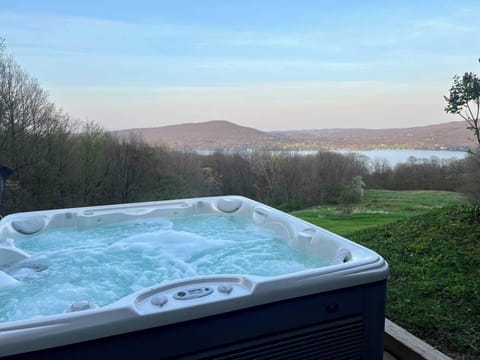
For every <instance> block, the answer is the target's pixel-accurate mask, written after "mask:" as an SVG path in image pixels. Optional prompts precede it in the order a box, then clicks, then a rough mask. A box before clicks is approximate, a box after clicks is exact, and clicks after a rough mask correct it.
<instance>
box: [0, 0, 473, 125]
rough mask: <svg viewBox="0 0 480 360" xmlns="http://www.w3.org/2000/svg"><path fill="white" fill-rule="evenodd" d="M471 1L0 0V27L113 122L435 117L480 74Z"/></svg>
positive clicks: (10, 42) (69, 91)
mask: <svg viewBox="0 0 480 360" xmlns="http://www.w3.org/2000/svg"><path fill="white" fill-rule="evenodd" d="M479 14H480V2H479V1H463V0H462V1H442V0H437V1H433V0H432V1H421V0H418V1H407V0H404V1H387V0H383V1H368V0H364V1H331V0H330V1H322V0H296V1H282V0H276V1H268V0H263V1H262V0H256V1H248V0H230V1H228V0H197V1H194V0H191V1H181V0H176V1H144V0H137V1H128V2H127V1H118V0H116V1H101V0H97V1H86V0H84V1H65V0H62V1H60V0H59V1H53V0H42V1H36V0H16V1H11V0H0V36H1V37H4V38H5V39H6V43H7V49H8V51H9V52H10V53H12V54H13V55H14V56H15V58H16V59H17V61H18V62H19V63H20V64H21V65H22V66H23V67H24V69H25V70H26V71H27V72H28V73H29V74H30V75H32V76H34V77H36V78H38V79H39V81H40V83H41V84H42V86H43V87H44V88H46V89H47V90H48V91H49V93H50V95H51V98H52V100H53V101H54V102H56V103H57V105H59V106H61V107H62V108H64V110H65V111H67V112H68V113H70V114H71V115H72V117H74V118H79V119H82V120H85V119H89V120H96V121H97V122H99V123H100V124H101V125H103V126H104V127H105V128H107V129H120V128H130V127H147V126H160V125H167V124H172V123H182V122H198V121H207V120H212V119H225V120H230V121H234V122H236V123H239V124H241V125H246V126H253V127H256V128H259V129H262V130H273V129H299V128H331V127H365V128H382V127H406V126H416V125H425V124H433V123H441V122H446V121H451V120H453V119H454V118H452V117H447V116H446V115H445V114H444V113H443V105H444V104H443V103H444V101H443V98H442V95H444V94H446V93H447V91H448V88H449V86H450V83H451V78H452V76H453V75H454V74H461V73H463V72H465V71H474V72H477V73H478V72H480V65H479V64H478V62H477V59H478V57H479V56H480V51H479V50H480V42H479V34H480V21H478V16H479Z"/></svg>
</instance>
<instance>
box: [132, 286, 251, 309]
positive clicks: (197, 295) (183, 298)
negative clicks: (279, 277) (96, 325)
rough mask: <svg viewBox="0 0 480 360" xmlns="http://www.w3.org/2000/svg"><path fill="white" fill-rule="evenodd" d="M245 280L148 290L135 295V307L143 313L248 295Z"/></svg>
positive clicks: (249, 289)
mask: <svg viewBox="0 0 480 360" xmlns="http://www.w3.org/2000/svg"><path fill="white" fill-rule="evenodd" d="M252 290H253V289H252V288H251V286H249V285H247V282H229V281H225V282H223V281H222V282H201V283H197V284H190V285H186V286H181V287H177V288H170V289H168V288H167V289H165V288H162V287H159V288H158V290H153V291H152V290H150V291H149V292H148V293H146V294H143V295H140V296H137V298H136V300H135V301H134V304H135V308H136V309H137V310H138V311H139V312H140V313H143V314H147V313H152V312H158V311H160V310H161V311H166V310H173V309H178V308H184V307H189V306H192V305H193V304H197V303H198V304H200V303H210V302H212V303H214V302H217V301H225V300H231V299H235V298H239V297H244V296H248V295H250V294H251V293H252Z"/></svg>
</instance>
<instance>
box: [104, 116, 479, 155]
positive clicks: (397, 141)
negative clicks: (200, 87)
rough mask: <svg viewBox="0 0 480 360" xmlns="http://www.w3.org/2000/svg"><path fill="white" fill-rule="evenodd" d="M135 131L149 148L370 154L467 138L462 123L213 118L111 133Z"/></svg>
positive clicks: (456, 143)
mask: <svg viewBox="0 0 480 360" xmlns="http://www.w3.org/2000/svg"><path fill="white" fill-rule="evenodd" d="M132 132H133V133H135V134H138V135H139V136H141V137H142V138H143V139H144V140H145V141H146V142H147V143H148V144H150V145H164V146H167V147H169V148H172V149H182V150H185V149H188V150H197V149H211V150H218V149H226V148H228V149H246V148H255V149H268V150H337V149H345V150H369V149H450V150H452V149H465V148H468V147H470V146H472V145H473V144H474V143H473V140H471V139H470V137H471V134H470V133H469V131H468V130H467V129H466V126H465V123H464V122H462V121H453V122H448V123H443V124H437V125H427V126H418V127H410V128H396V129H310V130H290V131H271V132H265V131H260V130H257V129H254V128H250V127H245V126H240V125H237V124H235V123H232V122H229V121H224V120H214V121H207V122H200V123H188V124H179V125H168V126H160V127H152V128H136V129H126V130H118V131H114V132H113V133H114V134H117V135H119V136H121V137H124V136H127V134H130V133H132Z"/></svg>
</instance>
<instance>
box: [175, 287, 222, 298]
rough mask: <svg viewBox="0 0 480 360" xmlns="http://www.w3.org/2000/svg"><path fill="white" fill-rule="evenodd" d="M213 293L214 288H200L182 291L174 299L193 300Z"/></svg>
mask: <svg viewBox="0 0 480 360" xmlns="http://www.w3.org/2000/svg"><path fill="white" fill-rule="evenodd" d="M212 292H213V288H212V287H208V286H199V287H192V288H187V289H183V290H180V291H178V292H176V293H175V294H174V295H173V297H174V298H175V299H177V300H191V299H197V298H199V297H204V296H207V295H210V294H211V293H212Z"/></svg>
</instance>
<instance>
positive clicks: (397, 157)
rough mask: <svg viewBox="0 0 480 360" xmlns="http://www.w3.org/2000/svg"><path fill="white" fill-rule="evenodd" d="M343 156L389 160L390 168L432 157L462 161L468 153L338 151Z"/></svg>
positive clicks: (438, 151)
mask: <svg viewBox="0 0 480 360" xmlns="http://www.w3.org/2000/svg"><path fill="white" fill-rule="evenodd" d="M337 152H339V153H342V154H348V153H356V154H361V155H365V156H367V157H368V158H369V159H370V160H371V161H372V162H373V161H376V160H387V161H388V162H389V164H390V166H392V167H393V166H395V165H397V164H400V163H406V162H408V158H410V157H412V156H413V157H415V158H417V159H428V160H430V159H431V158H432V157H435V158H438V159H439V160H460V159H463V158H464V157H465V156H467V152H466V151H454V150H414V149H410V150H408V149H405V150H357V151H347V150H345V151H344V150H338V151H337Z"/></svg>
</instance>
